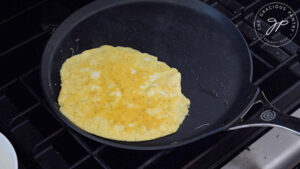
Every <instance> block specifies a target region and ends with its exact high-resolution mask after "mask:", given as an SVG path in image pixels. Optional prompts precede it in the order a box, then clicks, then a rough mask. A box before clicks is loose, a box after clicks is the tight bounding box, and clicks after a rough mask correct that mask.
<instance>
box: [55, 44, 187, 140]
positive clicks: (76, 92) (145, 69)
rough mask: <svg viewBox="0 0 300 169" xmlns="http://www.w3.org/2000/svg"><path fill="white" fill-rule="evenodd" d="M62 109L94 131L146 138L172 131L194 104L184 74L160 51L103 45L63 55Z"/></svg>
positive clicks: (123, 137)
mask: <svg viewBox="0 0 300 169" xmlns="http://www.w3.org/2000/svg"><path fill="white" fill-rule="evenodd" d="M60 74H61V91H60V94H59V97H58V102H59V105H60V111H61V112H62V113H63V114H64V115H65V116H66V117H67V118H68V119H69V120H71V121H72V122H73V123H74V124H75V125H77V126H78V127H80V128H82V129H83V130H85V131H87V132H90V133H92V134H94V135H97V136H101V137H104V138H109V139H114V140H121V141H145V140H151V139H155V138H159V137H162V136H166V135H169V134H171V133H174V132H176V131H177V129H178V128H179V126H180V124H181V123H182V122H183V120H184V118H185V116H186V115H187V114H188V108H189V105H190V101H189V99H187V98H186V97H185V96H184V95H183V94H182V93H181V85H180V82H181V74H180V73H179V72H178V71H177V69H175V68H170V67H169V66H168V65H167V64H165V63H163V62H160V61H158V60H157V57H155V56H152V55H149V54H147V53H141V52H139V51H137V50H134V49H132V48H128V47H113V46H109V45H104V46H101V47H99V48H95V49H91V50H87V51H84V52H83V53H81V54H78V55H75V56H73V57H71V58H69V59H67V60H66V61H65V63H64V64H63V66H62V68H61V71H60Z"/></svg>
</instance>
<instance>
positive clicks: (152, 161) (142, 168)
mask: <svg viewBox="0 0 300 169" xmlns="http://www.w3.org/2000/svg"><path fill="white" fill-rule="evenodd" d="M170 152H171V150H162V151H160V152H158V153H156V154H155V155H153V156H152V157H150V158H149V159H148V160H146V161H145V162H144V163H143V164H142V165H140V166H139V167H138V169H147V168H149V167H150V166H152V165H153V164H155V162H156V161H158V160H159V159H160V158H162V157H163V156H165V155H167V154H169V153H170Z"/></svg>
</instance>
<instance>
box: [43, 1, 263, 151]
mask: <svg viewBox="0 0 300 169" xmlns="http://www.w3.org/2000/svg"><path fill="white" fill-rule="evenodd" d="M105 44H108V45H113V46H125V47H132V48H134V49H137V50H139V51H141V52H146V53H149V54H152V55H155V56H158V59H159V60H160V61H163V62H166V63H167V64H168V65H170V66H171V67H175V68H177V69H178V70H179V72H181V75H182V81H181V83H182V92H183V94H184V95H185V96H186V97H188V98H189V99H190V100H191V106H190V109H189V115H188V116H187V117H186V119H185V120H184V122H183V124H182V125H181V126H180V128H179V130H178V131H177V132H176V133H174V134H171V135H169V136H165V137H162V138H159V139H155V140H152V141H143V142H121V141H114V140H109V139H105V138H101V137H98V136H95V135H93V134H90V133H87V132H85V131H83V130H81V129H80V128H78V127H77V126H75V125H74V124H73V123H72V122H70V121H69V120H68V119H67V118H66V117H64V116H63V114H62V113H61V112H59V105H58V104H57V97H58V94H59V91H60V73H59V72H60V69H61V66H62V64H63V63H64V61H65V60H66V59H67V58H69V57H71V56H72V55H74V54H79V53H81V52H83V51H84V50H87V49H91V48H96V47H99V46H101V45H105ZM41 70H42V87H43V89H44V93H45V97H46V100H47V103H48V104H49V106H50V108H51V109H52V110H53V112H55V114H56V115H57V116H58V117H59V118H61V119H62V120H63V122H64V123H65V124H67V125H68V126H70V127H71V128H73V129H74V130H76V131H77V132H79V133H81V134H82V135H84V136H86V137H88V138H90V139H93V140H95V141H98V142H102V143H104V144H108V145H112V146H116V147H121V148H129V149H141V150H153V149H163V148H171V147H177V146H180V145H184V144H187V143H191V142H193V141H196V140H199V139H201V138H204V137H206V136H208V135H211V134H214V133H216V132H219V131H223V130H226V129H228V128H229V127H230V126H231V125H232V124H233V123H234V122H235V121H237V120H238V119H239V118H240V116H241V115H242V114H243V113H245V112H246V111H247V109H248V108H249V107H250V105H252V103H253V102H254V100H255V99H256V97H257V95H258V93H259V89H258V88H257V87H256V86H254V85H252V84H251V78H252V61H251V57H250V54H249V49H248V47H247V45H246V42H245V40H244V39H243V37H242V36H241V34H240V32H239V31H238V30H237V29H236V27H235V26H234V25H233V24H232V23H231V21H230V20H229V19H227V18H226V17H225V16H223V15H222V14H221V13H219V12H218V11H216V10H215V9H213V8H211V7H209V6H207V5H205V4H204V3H201V2H199V1H198V0H185V1H181V0H106V1H103V0H101V1H96V2H93V3H91V4H89V5H87V6H85V7H83V8H82V9H80V10H78V11H77V12H75V13H74V14H73V15H71V16H70V17H69V18H67V19H66V20H65V21H64V22H63V23H62V24H61V25H60V26H59V28H58V29H57V30H56V31H55V33H54V34H53V36H52V37H51V38H50V40H49V42H48V44H47V46H46V48H45V51H44V55H43V60H42V67H41Z"/></svg>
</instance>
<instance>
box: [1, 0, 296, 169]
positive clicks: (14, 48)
mask: <svg viewBox="0 0 300 169" xmlns="http://www.w3.org/2000/svg"><path fill="white" fill-rule="evenodd" d="M88 2H90V0H89V1H83V0H72V1H71V0H62V1H59V0H52V1H50V0H14V1H2V2H0V3H1V5H0V9H1V10H0V37H1V45H0V77H1V78H0V131H1V132H3V133H4V134H5V135H6V136H8V138H9V139H10V140H11V141H12V143H13V145H14V147H15V148H16V151H17V154H18V159H19V168H20V169H35V168H36V169H39V168H42V169H65V168H74V169H79V168H81V169H98V168H99V169H103V168H104V169H123V168H124V169H134V168H147V169H152V168H162V169H163V168H167V169H170V168H172V169H173V168H174V169H175V168H218V167H220V166H222V165H223V164H224V163H225V162H227V161H228V160H230V159H231V158H232V157H233V156H234V155H236V154H237V153H239V152H240V151H242V150H244V149H245V148H246V147H247V145H249V144H251V143H252V142H253V141H255V140H256V139H257V138H258V137H259V136H261V135H262V134H263V133H265V132H266V131H267V130H268V129H254V128H252V129H243V130H239V131H233V132H230V133H219V134H217V135H214V136H211V137H209V138H207V139H204V140H201V141H198V142H195V143H193V144H189V145H187V146H184V147H179V148H174V149H170V150H161V151H132V150H122V149H117V148H113V147H109V146H106V145H102V144H99V143H96V142H94V141H92V140H89V139H87V138H85V137H82V136H81V135H79V134H77V133H76V132H74V131H73V130H71V129H69V128H67V127H65V126H63V125H62V123H61V122H60V121H59V120H57V119H56V118H55V116H53V115H52V113H51V112H50V110H49V109H48V108H47V106H45V103H44V98H43V96H42V92H41V88H40V82H39V63H40V60H41V56H42V52H43V49H44V47H45V43H46V42H47V40H48V39H49V37H50V36H51V34H52V33H53V31H55V28H56V27H57V25H58V24H59V23H60V22H61V21H62V20H63V19H64V18H66V17H67V16H68V15H70V14H71V13H72V12H74V11H75V10H77V9H78V8H80V7H82V6H83V5H85V4H86V3H88ZM205 2H206V3H208V4H209V5H211V6H213V7H214V8H216V9H218V10H219V11H221V12H222V13H224V14H225V15H226V16H227V17H229V18H230V19H231V20H232V21H233V22H234V23H235V24H236V26H237V27H238V28H239V29H240V31H241V32H242V33H243V35H244V37H245V38H246V40H247V42H248V44H249V46H250V48H251V54H252V57H253V62H254V83H255V84H256V85H258V86H260V87H261V88H262V90H263V91H264V92H265V93H266V95H267V96H268V98H269V99H270V100H271V101H272V103H273V104H274V105H275V106H277V107H278V108H279V109H281V110H282V111H283V112H284V113H291V112H292V111H294V110H295V109H296V108H297V107H299V105H300V98H299V96H300V93H299V92H300V80H299V79H300V78H299V77H300V61H299V60H300V59H299V53H300V52H299V45H300V41H299V39H300V38H299V34H298V37H296V38H295V40H294V41H293V42H291V43H289V44H288V45H286V46H283V47H280V48H272V47H269V46H266V45H264V44H262V43H261V42H260V41H259V40H258V39H257V37H256V35H255V33H254V29H253V19H254V15H255V12H256V11H257V10H258V8H260V7H261V6H262V5H264V4H266V3H268V1H267V0H256V1H247V0H241V1H237V0H206V1H205ZM295 3H296V2H295ZM289 5H290V6H292V7H293V8H294V10H296V13H297V15H298V18H300V16H299V15H300V7H299V6H295V5H294V4H289ZM274 84H276V85H274Z"/></svg>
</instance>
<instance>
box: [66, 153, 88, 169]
mask: <svg viewBox="0 0 300 169" xmlns="http://www.w3.org/2000/svg"><path fill="white" fill-rule="evenodd" d="M90 157H91V155H87V156H85V157H83V158H82V159H80V160H79V161H77V162H76V163H75V164H73V165H72V166H71V167H69V169H79V168H81V167H82V165H83V163H84V162H86V161H87V160H88V159H89V158H90Z"/></svg>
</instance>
